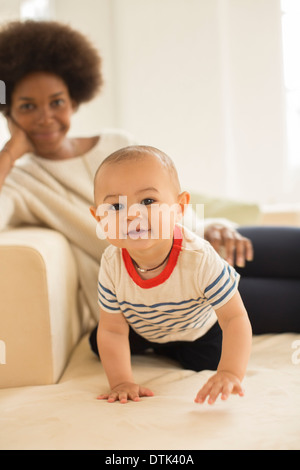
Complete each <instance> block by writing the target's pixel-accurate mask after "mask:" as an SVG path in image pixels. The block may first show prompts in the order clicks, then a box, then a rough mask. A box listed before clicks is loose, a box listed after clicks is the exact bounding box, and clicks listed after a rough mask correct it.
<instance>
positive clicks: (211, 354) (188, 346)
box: [90, 323, 222, 371]
mask: <svg viewBox="0 0 300 470" xmlns="http://www.w3.org/2000/svg"><path fill="white" fill-rule="evenodd" d="M96 336H97V328H95V329H94V330H93V331H92V333H91V335H90V345H91V348H92V350H93V351H94V353H96V354H97V355H99V353H98V347H97V339H96ZM129 343H130V350H131V354H143V353H144V352H145V351H147V350H148V349H153V351H154V352H155V353H156V354H159V355H161V356H165V357H168V358H171V359H174V360H175V361H177V362H179V364H180V365H181V367H183V368H184V369H191V370H195V371H200V370H216V368H217V367H218V364H219V361H220V356H221V349H222V330H221V328H220V327H219V324H218V323H216V324H215V325H214V326H213V327H212V328H211V329H210V330H209V331H208V332H207V333H206V334H205V335H204V336H202V337H201V338H199V339H197V340H195V341H172V342H170V343H166V344H161V343H153V342H151V341H148V340H146V339H145V338H143V337H142V336H140V335H138V334H137V333H136V332H135V331H134V330H133V329H132V328H130V330H129Z"/></svg>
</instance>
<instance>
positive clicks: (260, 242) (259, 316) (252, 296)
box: [236, 226, 300, 334]
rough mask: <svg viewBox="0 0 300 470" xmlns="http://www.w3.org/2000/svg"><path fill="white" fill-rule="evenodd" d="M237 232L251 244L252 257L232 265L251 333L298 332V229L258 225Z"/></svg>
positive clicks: (299, 260)
mask: <svg viewBox="0 0 300 470" xmlns="http://www.w3.org/2000/svg"><path fill="white" fill-rule="evenodd" d="M239 232H240V233H241V234H242V235H243V236H245V237H247V238H249V239H250V240H251V241H252V244H253V247H254V260H253V261H252V262H249V263H247V265H246V267H245V268H236V269H237V271H238V272H239V273H240V275H241V280H240V284H239V291H240V294H241V296H242V299H243V301H244V304H245V307H246V309H247V311H248V315H249V318H250V321H251V325H252V330H253V333H254V334H264V333H300V229H299V228H297V227H261V226H260V227H243V228H241V229H239Z"/></svg>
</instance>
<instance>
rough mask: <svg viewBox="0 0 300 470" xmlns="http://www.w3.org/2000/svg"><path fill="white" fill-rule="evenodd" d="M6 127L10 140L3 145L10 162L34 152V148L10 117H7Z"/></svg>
mask: <svg viewBox="0 0 300 470" xmlns="http://www.w3.org/2000/svg"><path fill="white" fill-rule="evenodd" d="M7 125H8V129H9V131H10V134H11V138H10V139H9V141H8V142H7V143H6V144H5V149H7V151H8V152H9V153H10V156H11V159H12V161H13V162H15V161H16V160H17V159H18V158H21V157H22V156H23V155H24V154H25V153H29V152H34V150H35V149H34V146H33V144H32V142H31V140H30V139H29V137H28V136H27V134H26V133H25V131H23V129H22V128H21V127H20V126H19V125H18V124H17V123H16V122H15V121H14V120H13V119H12V118H11V117H10V116H7Z"/></svg>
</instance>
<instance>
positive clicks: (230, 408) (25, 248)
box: [0, 195, 300, 456]
mask: <svg viewBox="0 0 300 470" xmlns="http://www.w3.org/2000/svg"><path fill="white" fill-rule="evenodd" d="M197 197H198V196H197V195H194V196H193V198H192V201H194V203H195V202H196V203H197V200H198V199H197ZM199 200H201V201H202V202H203V196H202V197H200V199H199ZM205 208H206V210H207V211H208V214H209V216H210V217H219V216H220V215H222V216H223V217H228V218H229V219H230V220H233V221H234V222H235V223H237V224H240V225H249V224H256V223H260V224H267V225H272V224H276V225H280V224H283V225H293V226H300V208H299V207H298V206H297V205H293V206H280V207H279V206H269V207H264V208H259V207H258V206H256V205H251V204H245V203H239V204H237V203H236V202H234V203H233V202H232V201H225V202H224V201H219V200H217V199H211V198H210V199H209V200H206V201H205ZM76 269H77V268H76V263H75V260H74V256H73V253H72V251H71V248H70V246H69V244H68V241H67V240H66V239H65V238H64V237H63V236H62V235H61V234H59V233H57V232H55V231H53V230H50V229H47V228H43V227H20V228H14V229H12V228H7V230H5V231H3V232H2V233H1V234H0V289H1V296H0V423H1V425H0V449H1V450H23V449H25V450H81V449H82V450H102V451H103V452H104V454H105V453H107V455H112V454H110V453H111V452H114V454H113V455H114V456H116V455H119V454H116V452H119V453H120V452H122V451H129V450H130V451H132V452H133V451H138V450H145V449H146V450H148V451H149V450H164V451H166V452H167V451H168V450H169V451H171V450H172V451H174V452H175V451H176V452H177V453H178V452H179V451H180V450H189V449H191V450H193V449H194V450H216V449H220V450H221V449H224V450H231V449H240V450H252V449H260V450H279V449H285V450H286V449H288V450H296V449H297V450H298V449H299V448H300V393H299V387H300V373H299V372H300V335H299V334H297V333H295V332H289V333H283V334H265V335H259V336H254V338H253V349H252V354H251V359H250V363H249V367H248V370H247V374H246V377H245V379H244V386H245V390H246V393H245V396H244V397H242V398H241V397H236V396H231V397H230V398H229V400H228V401H226V402H222V401H221V400H218V401H217V402H216V403H215V405H213V406H211V405H208V404H206V403H205V404H203V405H199V404H196V403H194V401H193V400H194V398H195V396H196V393H197V391H198V390H199V389H200V388H201V386H202V384H203V383H204V382H205V381H206V380H207V378H208V377H209V376H210V374H212V372H211V371H202V372H198V373H197V372H193V371H189V370H182V369H180V367H179V366H178V365H177V363H175V362H173V361H171V360H169V359H166V358H163V357H158V356H154V355H152V354H145V355H142V356H138V355H137V356H134V357H133V358H132V364H133V371H134V375H135V378H136V380H137V381H138V382H139V383H143V384H145V385H146V386H149V387H151V389H152V390H153V391H154V397H151V398H143V399H141V401H140V402H139V403H133V402H129V403H127V404H126V405H124V404H120V403H114V404H110V403H107V402H106V401H102V400H97V395H98V394H99V393H100V391H101V392H103V391H105V390H107V389H108V384H107V381H106V377H105V374H104V371H103V368H102V365H101V363H100V361H99V359H98V358H97V357H96V356H95V355H94V354H93V353H92V352H91V350H90V347H89V341H88V337H89V335H88V332H86V331H82V329H81V324H80V314H79V310H78V303H77V291H78V276H77V270H76ZM283 314H284V312H283ZM105 455H106V454H105Z"/></svg>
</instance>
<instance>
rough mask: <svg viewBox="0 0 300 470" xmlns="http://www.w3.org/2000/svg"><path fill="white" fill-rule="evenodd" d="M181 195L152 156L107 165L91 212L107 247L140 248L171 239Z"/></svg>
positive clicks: (99, 174)
mask: <svg viewBox="0 0 300 470" xmlns="http://www.w3.org/2000/svg"><path fill="white" fill-rule="evenodd" d="M182 194H186V193H181V194H178V189H177V187H176V184H175V183H174V181H173V180H172V177H171V175H170V172H169V170H168V169H167V168H166V167H165V166H164V165H163V164H162V163H161V162H160V160H159V159H158V158H157V157H155V156H151V155H147V156H146V157H145V158H143V159H142V160H139V161H138V160H135V159H133V160H127V161H124V162H121V163H109V164H105V165H103V167H102V168H101V169H100V171H99V173H98V176H97V180H96V187H95V198H96V204H97V208H94V210H93V211H92V213H93V215H94V217H95V218H96V220H97V221H98V222H100V224H101V228H102V230H103V232H104V234H105V236H106V238H107V239H108V241H109V242H110V243H111V244H113V245H115V246H118V247H122V248H127V249H130V248H131V249H144V248H147V247H150V246H152V245H153V244H154V243H156V242H157V241H158V240H161V239H166V238H168V239H170V238H172V237H173V230H174V225H175V223H176V222H177V221H178V220H180V218H181V216H182V210H183V207H182ZM184 203H188V201H187V200H186V199H185V200H184Z"/></svg>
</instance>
